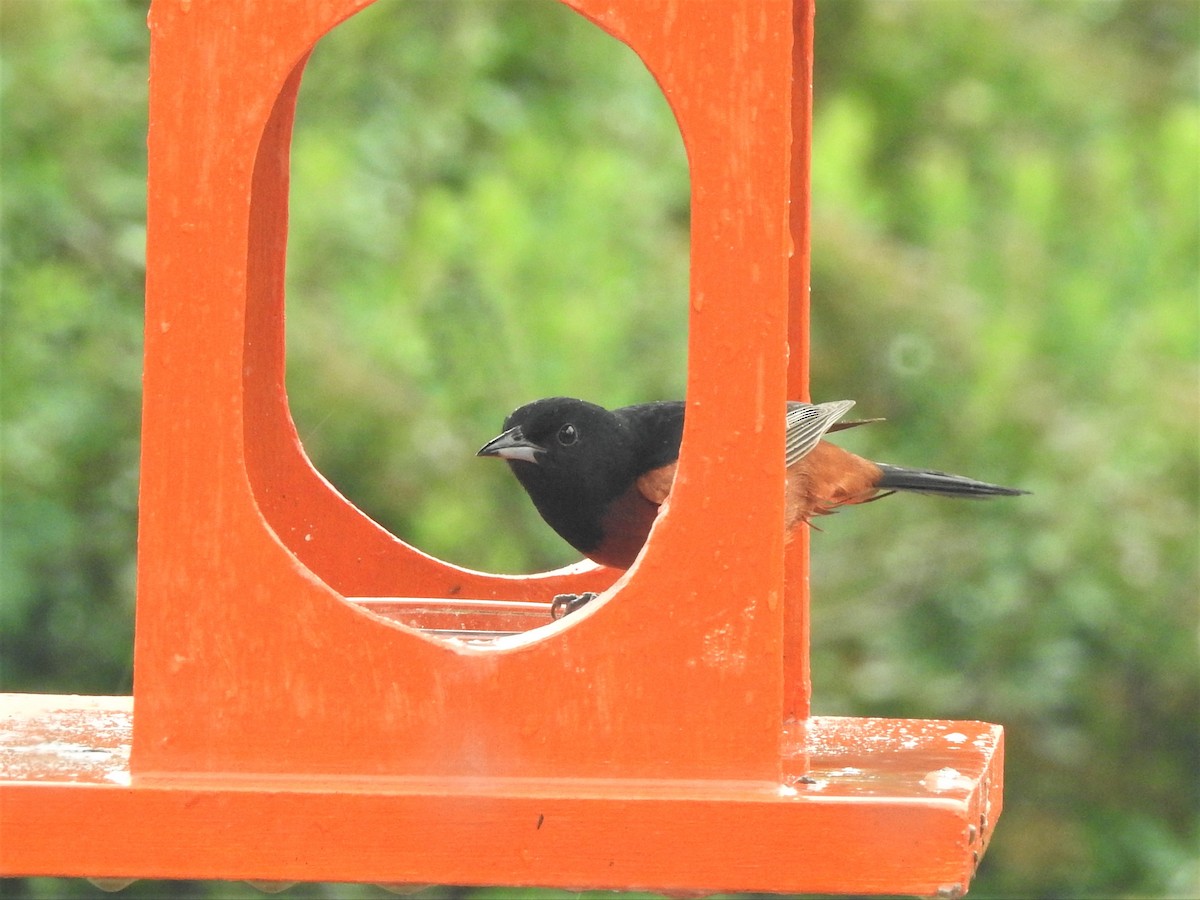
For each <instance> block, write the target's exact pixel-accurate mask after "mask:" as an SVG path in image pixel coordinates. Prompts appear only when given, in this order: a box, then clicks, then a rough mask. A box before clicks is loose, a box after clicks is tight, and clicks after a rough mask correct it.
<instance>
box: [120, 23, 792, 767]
mask: <svg viewBox="0 0 1200 900" xmlns="http://www.w3.org/2000/svg"><path fill="white" fill-rule="evenodd" d="M364 2H365V0H297V2H286V3H284V2H280V3H269V2H262V3H255V4H201V3H192V4H190V5H189V4H187V3H184V2H180V0H158V2H156V3H155V4H154V6H153V7H152V10H151V16H150V27H151V31H152V38H153V43H152V47H151V61H150V62H151V70H150V79H151V88H150V91H151V93H150V105H151V109H150V120H151V128H150V141H149V175H150V198H149V203H150V212H149V235H148V258H149V264H148V274H147V299H146V317H147V322H146V367H145V408H144V427H143V459H142V482H141V497H140V504H141V514H142V519H141V530H140V535H139V560H140V564H139V573H138V607H137V638H136V653H135V656H136V659H135V662H136V674H135V689H136V695H137V701H138V716H137V719H136V722H135V725H134V728H135V737H136V740H135V742H134V749H133V758H132V767H133V771H134V772H135V773H145V774H151V773H159V774H163V773H171V772H188V773H191V772H230V771H237V772H246V773H250V772H272V773H274V772H288V773H303V772H308V773H314V774H316V773H339V772H357V773H362V774H395V775H416V774H430V775H432V774H441V775H463V774H472V775H479V776H486V777H536V776H540V775H543V774H544V773H546V772H547V771H554V772H557V773H558V774H560V775H563V776H566V775H575V776H579V777H601V776H603V777H635V778H657V777H673V778H771V779H778V778H779V777H780V775H781V746H780V744H781V724H782V721H783V718H784V715H785V710H784V701H783V698H784V690H785V688H784V676H783V666H782V662H781V660H782V647H783V644H784V633H783V627H782V622H783V609H784V596H783V588H782V585H783V543H782V532H781V528H780V527H779V523H780V522H781V521H782V516H783V512H782V488H781V483H782V477H783V467H782V462H781V460H780V456H779V452H778V448H779V447H780V446H781V443H782V431H783V421H782V410H783V405H784V399H785V389H786V384H785V376H786V353H785V352H784V350H785V347H786V342H787V334H788V293H789V287H790V285H791V279H793V278H794V277H795V272H796V264H795V263H793V262H792V261H791V260H792V257H791V250H792V247H793V245H794V244H795V243H796V241H795V240H794V239H793V237H792V235H791V233H790V228H789V224H790V220H789V213H788V202H787V201H788V198H789V196H790V190H791V183H790V179H791V177H792V168H791V140H792V130H793V129H792V124H791V121H792V114H793V113H792V80H791V76H792V70H793V66H794V58H793V57H794V50H793V38H792V30H793V9H792V4H791V3H790V2H781V0H774V2H762V0H722V2H711V3H647V2H645V0H603V2H601V0H577V2H576V3H574V4H573V5H575V6H577V7H578V8H579V9H580V10H581V11H582V12H583V13H584V14H585V15H588V16H589V17H591V18H592V19H593V20H594V21H596V22H597V24H599V25H601V26H602V27H604V28H605V29H607V30H609V31H610V32H612V33H613V34H615V35H616V36H617V37H619V38H621V39H622V40H625V41H626V42H627V43H629V44H630V45H631V46H632V47H633V49H634V50H636V51H637V52H638V53H639V54H640V55H641V57H642V58H643V59H644V60H645V62H646V64H647V66H648V67H649V69H650V71H651V72H652V73H653V74H654V76H655V77H656V78H657V79H658V82H659V84H660V85H661V86H662V88H663V90H664V92H665V94H666V96H667V98H668V100H669V101H670V103H671V107H672V109H673V110H674V112H675V115H676V116H677V118H678V121H679V124H680V130H681V132H682V135H683V139H684V142H685V144H686V146H687V150H688V156H689V160H690V165H691V177H692V185H693V202H692V232H693V233H692V257H693V266H692V273H691V323H690V359H691V364H690V368H689V384H688V403H689V410H688V419H687V429H686V431H685V434H684V441H683V456H682V459H681V462H680V467H679V475H678V479H677V482H676V488H675V491H674V493H673V495H672V498H671V503H670V507H671V508H670V510H669V512H668V513H667V514H666V515H665V516H664V517H663V518H662V519H661V520H660V522H659V523H658V527H657V528H656V529H655V533H654V536H653V538H652V540H651V542H650V545H649V547H648V548H647V551H646V553H645V555H644V558H643V559H642V560H641V562H640V563H639V564H638V565H637V566H636V567H635V568H634V569H633V570H632V571H631V572H630V573H628V574H627V575H626V576H624V577H623V578H621V579H620V580H619V581H617V583H616V585H617V591H616V595H615V596H614V597H613V598H612V599H613V600H614V601H616V602H611V603H601V604H595V605H593V606H591V607H589V608H588V609H587V610H586V611H585V612H583V613H581V614H579V615H577V616H573V617H571V621H570V622H569V623H560V624H557V625H548V626H546V627H545V628H544V629H542V634H541V635H540V639H538V640H533V639H531V640H528V641H525V642H524V643H523V644H521V645H520V646H509V647H507V648H505V649H503V650H495V649H489V650H480V649H478V648H473V647H463V646H451V645H447V644H446V643H444V642H441V641H437V640H432V639H430V638H429V637H427V636H425V635H423V634H419V633H414V632H413V631H410V630H406V629H404V628H400V627H395V626H394V625H392V624H391V623H389V622H385V621H383V620H382V619H380V618H378V617H375V616H372V615H369V614H366V613H365V612H364V611H363V608H362V607H361V606H352V605H350V604H347V603H346V602H344V600H343V597H344V596H346V595H354V596H360V597H367V596H372V595H376V596H378V595H383V596H417V597H454V598H467V599H477V598H484V599H487V598H498V599H513V600H533V599H540V600H543V601H545V600H547V599H548V598H549V596H550V595H551V594H553V593H554V592H555V591H558V590H567V589H573V590H582V589H585V588H591V587H599V586H603V585H605V584H607V583H608V582H609V581H611V580H612V574H611V573H609V574H607V575H606V574H605V573H604V572H602V571H585V572H583V573H580V574H576V575H573V576H567V575H551V576H544V577H537V578H513V577H498V576H494V575H488V574H484V573H477V572H469V571H466V570H463V569H461V568H458V567H455V566H451V565H448V564H446V563H443V562H441V561H439V560H435V559H432V558H430V557H428V556H426V555H424V554H422V553H421V552H420V551H418V550H416V549H415V548H412V547H409V546H407V545H406V544H404V543H403V542H401V541H399V540H397V539H396V538H394V537H392V536H391V535H389V534H387V533H386V532H384V531H383V530H382V529H380V528H379V527H378V526H376V525H375V524H374V523H372V522H370V521H369V520H368V519H367V518H366V517H365V516H364V515H363V514H362V513H360V512H359V511H358V510H357V509H355V508H354V507H353V506H352V505H351V504H349V503H348V502H347V501H346V500H344V499H343V498H342V497H341V496H340V495H338V494H337V492H336V491H335V490H334V489H333V488H332V487H331V486H330V485H329V484H328V483H327V482H326V481H325V480H324V479H323V478H321V476H320V475H319V473H317V472H315V471H314V470H313V468H312V467H311V465H310V464H309V463H308V461H307V459H306V458H305V456H304V453H303V450H302V448H301V447H300V445H299V443H298V441H297V439H296V434H295V430H294V428H293V427H292V425H291V422H290V419H289V416H288V412H287V397H286V394H285V392H284V384H283V363H284V359H283V341H284V334H283V300H284V298H283V266H284V242H285V236H286V229H285V225H286V217H287V213H286V204H287V193H286V187H287V158H288V146H289V137H290V130H291V120H292V112H293V106H294V101H295V93H296V89H297V87H298V85H299V79H300V74H301V72H302V68H303V63H304V61H305V58H306V56H307V54H308V53H309V51H310V50H311V48H312V46H313V45H314V43H315V42H316V41H317V40H318V39H319V38H320V36H321V35H322V34H324V33H325V32H326V31H328V29H329V28H331V27H333V26H334V25H335V24H336V23H337V22H339V21H341V20H342V19H343V18H345V17H346V16H347V15H349V14H351V13H353V12H354V11H355V10H356V9H358V8H359V7H361V6H363V5H364ZM747 400H748V401H749V402H747ZM699 446H704V447H705V452H704V453H703V454H699V453H697V452H696V451H694V450H693V449H692V448H693V447H699ZM464 464H469V463H467V462H465V461H464ZM464 502H469V498H464ZM717 508H721V509H724V510H726V513H727V515H729V516H732V519H733V521H735V522H737V523H738V527H737V528H736V529H732V530H731V529H716V528H714V527H712V525H711V516H712V511H713V510H715V509H717ZM664 598H669V600H670V602H664ZM793 652H795V653H801V654H802V653H803V650H802V649H797V650H793ZM794 668H796V669H797V670H802V669H804V668H806V663H805V662H803V661H801V662H798V663H796V664H795V666H794ZM198 710H213V711H214V712H215V714H212V715H197V711H198ZM806 711H807V710H806V709H803V708H800V709H795V710H794V712H796V713H800V714H802V713H804V712H806ZM281 734H285V735H288V738H289V740H288V743H287V746H286V748H283V750H282V752H281V747H280V741H279V736H280V735H281Z"/></svg>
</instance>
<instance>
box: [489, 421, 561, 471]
mask: <svg viewBox="0 0 1200 900" xmlns="http://www.w3.org/2000/svg"><path fill="white" fill-rule="evenodd" d="M545 452H546V448H545V447H542V446H539V445H538V444H535V443H533V441H528V440H526V439H525V435H524V434H522V433H521V426H520V425H516V426H514V427H513V428H510V429H508V431H506V432H504V434H502V435H500V436H499V437H496V438H492V439H491V440H490V441H488V442H487V443H486V444H484V445H483V446H482V447H480V448H479V452H478V453H476V454H475V455H476V456H499V457H500V458H501V459H520V460H524V461H525V462H530V463H535V464H536V463H537V461H538V454H539V453H545Z"/></svg>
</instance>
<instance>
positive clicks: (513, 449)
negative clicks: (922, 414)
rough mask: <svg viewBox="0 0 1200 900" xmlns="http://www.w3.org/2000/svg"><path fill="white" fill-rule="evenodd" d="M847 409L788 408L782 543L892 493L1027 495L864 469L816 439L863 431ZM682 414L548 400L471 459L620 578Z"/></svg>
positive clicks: (874, 466) (637, 544) (657, 406)
mask: <svg viewBox="0 0 1200 900" xmlns="http://www.w3.org/2000/svg"><path fill="white" fill-rule="evenodd" d="M853 405H854V401H853V400H838V401H834V402H832V403H816V404H814V403H800V402H790V403H788V405H787V413H786V425H785V442H784V443H785V446H784V464H785V466H786V472H787V487H786V493H787V496H786V504H785V509H786V517H785V527H786V528H787V530H788V533H789V535H790V533H791V531H792V530H793V529H794V528H796V527H797V526H798V525H799V524H800V523H802V522H807V521H808V520H809V519H811V518H812V517H813V516H818V515H825V514H826V513H831V512H833V511H834V510H835V509H837V508H838V507H839V506H847V505H850V504H854V503H865V502H867V501H869V500H875V499H878V498H880V497H885V496H887V495H888V494H890V493H893V492H895V491H912V492H914V493H920V494H938V495H940V496H944V497H971V498H980V497H996V496H1012V495H1015V494H1024V493H1026V491H1021V490H1016V489H1015V488H1007V487H1001V486H999V485H995V484H988V483H987V482H983V481H976V480H974V479H972V478H964V477H962V476H961V475H949V474H947V473H945V472H935V471H932V470H930V469H909V468H904V467H901V466H890V465H887V464H885V463H875V462H871V461H870V460H867V459H863V458H862V457H860V456H855V455H854V454H853V453H850V452H849V451H847V450H843V449H842V448H840V447H838V446H835V445H834V444H830V443H828V442H827V441H824V440H822V437H823V436H824V435H825V434H826V433H827V432H830V431H837V430H839V429H841V428H848V427H851V426H854V425H860V424H865V423H864V422H839V420H840V419H841V418H842V416H844V415H845V414H846V412H847V411H849V409H850V407H852V406H853ZM683 415H684V404H683V402H682V401H678V400H676V401H659V402H656V403H640V404H637V405H635V406H624V407H621V408H620V409H614V410H611V411H610V410H607V409H605V408H604V407H602V406H597V405H596V404H594V403H588V402H586V401H584V400H576V399H572V398H570V397H549V398H546V399H544V400H535V401H534V402H532V403H528V404H526V405H525V406H522V407H520V408H518V409H516V410H514V411H513V412H512V413H511V414H510V415H509V416H508V418H507V419H505V421H504V432H503V433H502V434H500V435H499V436H498V437H496V438H494V439H493V440H491V441H489V442H488V443H487V444H485V445H484V446H483V447H482V448H481V449H480V450H479V452H478V454H477V455H478V456H495V457H499V458H501V459H504V460H505V461H507V462H508V465H509V468H511V469H512V472H513V474H514V475H515V476H516V477H517V480H518V481H519V482H520V483H521V486H522V487H524V488H525V491H526V493H528V494H529V498H530V499H531V500H532V501H533V505H534V506H535V507H537V510H538V512H539V513H541V516H542V518H543V519H545V520H546V523H547V524H548V525H549V526H550V527H551V528H553V529H554V530H555V531H556V532H558V534H559V536H561V537H562V538H563V539H564V540H565V541H566V542H567V543H568V544H570V545H571V546H572V547H574V548H575V549H576V550H578V551H579V552H580V553H582V554H583V555H584V556H587V557H588V558H590V559H592V560H595V561H596V562H598V563H601V564H602V565H605V566H612V567H614V568H617V569H627V568H629V566H631V565H632V564H633V561H634V559H635V558H636V557H637V555H638V552H639V551H640V550H641V549H642V545H643V544H645V543H646V537H647V536H648V535H649V533H650V526H651V525H652V524H653V523H654V519H655V517H656V516H657V515H658V510H659V507H660V506H661V505H662V503H663V501H664V500H665V499H666V498H667V495H668V494H669V493H670V491H671V482H672V480H673V479H674V477H675V467H676V464H677V462H678V459H679V442H680V438H681V437H682V435H683ZM868 421H877V420H868ZM566 596H570V595H566ZM581 596H584V597H586V595H581ZM567 608H568V610H569V609H572V608H574V605H573V604H569V605H568V607H567ZM556 611H557V610H556Z"/></svg>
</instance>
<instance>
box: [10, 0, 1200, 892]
mask: <svg viewBox="0 0 1200 900" xmlns="http://www.w3.org/2000/svg"><path fill="white" fill-rule="evenodd" d="M145 14H146V6H145V4H144V3H142V2H123V0H59V2H48V0H6V2H5V3H4V5H3V7H2V8H0V27H2V48H0V49H2V53H0V66H2V68H0V90H2V91H3V93H2V96H0V165H2V169H0V172H2V181H0V190H2V195H0V199H2V203H3V231H2V233H0V262H2V267H3V268H2V278H3V281H2V285H3V304H2V306H0V323H2V336H0V351H2V356H0V365H2V367H3V368H2V370H0V374H2V382H0V386H2V392H0V412H2V414H3V431H2V436H0V437H2V445H0V446H2V450H3V459H2V469H0V472H2V476H3V481H2V483H0V489H2V495H0V517H2V518H0V553H2V557H0V573H2V575H0V633H2V637H3V647H2V653H3V656H2V659H3V670H2V673H0V676H2V686H3V688H4V689H5V690H37V691H63V692H108V693H123V692H127V691H128V690H129V689H130V680H131V669H130V650H131V635H132V621H133V599H134V590H133V570H134V542H135V535H136V485H137V453H138V415H139V400H140V397H139V389H140V385H139V375H140V358H139V355H140V342H141V304H142V278H143V273H144V258H143V238H144V233H145V229H144V214H145V200H144V196H145V194H144V190H145V185H144V181H145V144H144V141H145V132H146V58H147V50H148V35H147V32H146V30H145V24H144V20H145ZM817 44H818V47H817V92H816V119H815V147H814V162H813V190H814V199H813V393H814V396H816V397H817V398H819V399H832V398H839V397H853V398H856V399H857V400H858V401H859V404H860V405H859V408H858V411H859V412H860V413H861V414H863V415H867V416H879V415H882V416H886V417H887V418H888V420H889V422H888V423H886V424H884V425H880V426H876V427H873V428H870V429H861V430H859V431H857V432H854V433H853V434H849V435H847V436H846V441H845V443H846V444H847V445H848V446H850V447H851V448H852V449H855V450H856V451H857V452H862V453H865V454H868V455H871V456H873V457H874V458H881V459H885V460H888V461H893V462H899V463H905V462H907V463H912V464H924V465H929V466H933V467H937V468H946V469H950V470H952V471H963V472H966V473H970V474H975V475H978V476H979V477H983V478H986V479H989V480H995V481H999V482H1002V483H1010V484H1015V485H1019V486H1022V487H1025V488H1028V489H1030V490H1032V491H1033V492H1034V494H1033V496H1032V497H1029V498H1023V499H1021V500H1019V501H1014V502H1003V503H1000V502H997V503H993V504H988V505H975V504H960V505H952V504H942V503H940V502H937V501H933V500H928V501H926V500H922V499H920V498H900V499H894V500H888V501H886V502H884V503H879V504H873V505H870V506H867V507H863V508H861V509H856V510H853V511H851V512H848V513H845V514H843V515H839V516H837V517H835V518H833V519H831V520H829V521H828V522H823V523H822V528H823V530H822V531H821V532H820V533H818V534H815V535H814V540H813V585H814V588H813V593H814V610H813V615H814V624H813V654H814V673H813V674H814V682H815V701H814V702H815V707H816V711H818V712H821V713H836V714H872V715H890V716H917V717H928V718H940V717H946V718H952V717H959V718H979V719H985V720H988V721H995V722H1000V723H1002V724H1004V725H1005V726H1006V729H1007V742H1008V753H1007V789H1006V796H1005V812H1004V816H1003V818H1002V819H1001V821H1000V824H999V828H998V831H997V834H996V837H995V840H994V842H993V844H992V847H991V849H990V851H989V854H988V857H987V859H986V860H985V862H984V865H983V867H982V869H981V872H980V874H979V877H978V879H977V880H976V882H975V884H974V886H973V889H972V894H973V896H978V897H1012V896H1031V897H1077V896H1079V897H1082V896H1095V897H1108V896H1127V897H1133V896H1178V897H1187V896H1195V895H1196V894H1197V893H1200V873H1198V870H1197V859H1198V854H1197V850H1196V848H1197V844H1198V841H1200V827H1198V823H1197V807H1198V800H1200V781H1198V777H1197V763H1198V761H1200V740H1198V727H1197V726H1198V722H1200V716H1198V713H1200V687H1198V684H1200V667H1198V665H1197V606H1198V604H1197V600H1198V586H1200V577H1198V572H1197V536H1198V532H1197V522H1198V518H1200V509H1198V507H1200V503H1198V500H1200V458H1198V457H1200V435H1198V423H1200V392H1198V390H1197V388H1198V386H1200V378H1198V365H1197V364H1198V358H1200V357H1198V354H1197V349H1198V347H1197V344H1198V337H1200V176H1198V173H1200V165H1198V162H1200V5H1197V4H1195V3H1193V2H1189V0H1161V2H1153V0H1078V2H1068V0H1052V2H1016V0H1013V2H999V0H977V2H970V3H967V2H957V0H824V2H822V3H821V4H820V5H819V9H818V18H817ZM293 173H294V184H293V209H292V226H291V247H290V252H289V392H290V396H291V400H292V404H293V407H294V413H295V416H296V419H297V423H298V425H299V427H300V431H301V434H302V437H303V440H304V442H305V446H306V447H307V449H308V450H309V452H310V454H311V455H312V456H313V458H314V459H315V460H316V462H317V463H318V465H319V467H320V468H321V469H322V471H323V472H325V473H326V475H327V476H328V477H329V478H330V479H331V480H332V481H333V482H334V483H335V484H337V485H338V486H339V487H340V488H341V489H342V490H343V491H344V492H345V493H346V494H347V495H348V496H349V497H351V498H352V499H353V500H354V501H355V502H356V503H358V504H359V505H360V506H361V507H362V508H363V509H365V510H367V511H368V512H369V513H370V514H371V515H372V516H374V517H376V518H377V519H378V520H379V521H381V522H383V523H384V524H385V525H387V526H388V527H389V528H390V529H392V530H393V531H394V532H395V533H397V534H399V535H401V536H402V537H404V538H405V539H407V540H410V541H413V542H415V543H416V544H418V545H419V546H421V547H423V548H425V549H427V550H429V551H431V552H434V553H436V554H439V555H441V556H443V557H446V558H449V559H451V560H453V561H455V562H459V563H463V564H466V565H471V566H475V567H481V568H488V569H494V570H501V571H523V570H524V571H527V570H531V569H534V568H541V567H548V566H553V565H557V564H561V563H564V562H568V561H570V560H571V559H573V558H574V557H573V555H572V554H571V552H570V551H569V548H566V547H565V545H563V544H561V542H559V541H558V539H557V538H556V537H555V536H554V535H553V534H552V533H550V532H549V531H548V529H546V528H545V526H544V525H542V524H541V522H540V521H539V520H538V519H537V517H536V514H535V513H533V511H532V508H531V507H530V506H529V505H528V503H527V502H526V501H525V500H524V498H523V496H522V495H521V494H520V493H519V490H518V489H517V488H516V485H515V482H513V481H512V479H511V478H509V477H508V476H507V475H506V474H505V473H504V472H503V470H502V468H501V467H498V466H495V465H490V464H488V463H486V462H477V461H475V460H474V459H472V456H471V454H472V452H473V451H474V449H475V448H476V447H477V446H478V445H479V444H481V443H482V442H483V441H484V440H485V439H486V438H488V437H490V436H491V435H492V434H494V433H495V431H496V430H497V428H498V426H499V423H500V421H501V419H502V417H503V415H504V414H505V413H506V412H507V411H508V410H509V409H510V408H512V407H513V406H515V405H517V404H518V403H521V402H524V401H525V400H528V399H531V398H532V397H535V396H542V395H545V394H550V393H570V394H577V395H580V396H585V397H589V398H593V399H596V400H598V401H601V402H604V403H606V404H609V405H616V404H620V403H626V402H635V401H638V400H645V399H652V398H658V397H666V396H679V395H680V394H681V391H682V387H683V384H684V372H685V367H686V348H685V339H686V327H687V322H686V308H687V303H686V298H687V269H688V261H687V252H688V233H687V228H688V181H687V171H686V160H685V158H684V154H683V151H682V147H681V144H680V140H679V136H678V133H677V131H676V129H675V125H674V122H673V120H672V118H671V116H670V112H669V108H668V106H667V104H666V102H665V100H664V98H663V97H662V95H661V93H660V92H659V91H658V89H657V88H656V86H655V85H654V84H653V82H652V80H651V78H650V77H649V76H648V74H647V73H646V72H645V70H644V68H643V67H642V66H641V64H640V63H639V62H638V60H637V59H636V58H635V57H634V56H633V55H632V54H631V53H630V52H629V51H628V50H627V49H626V48H624V47H623V46H621V45H620V44H618V43H616V42H615V41H613V40H611V39H609V38H607V37H606V36H604V35H602V34H600V33H599V32H598V31H597V30H596V29H595V28H594V27H592V26H591V25H589V24H588V23H586V22H585V21H583V20H582V19H580V18H578V17H576V16H574V15H573V14H572V13H570V12H568V11H567V10H565V8H560V7H558V6H556V5H555V4H553V3H551V2H549V0H547V2H533V0H523V2H500V0H495V2H439V3H432V2H417V0H414V2H400V0H380V2H378V3H377V4H376V5H375V6H374V7H372V8H371V9H369V10H367V11H366V12H364V13H362V14H360V15H359V16H358V17H356V18H355V19H353V20H351V21H350V22H348V23H346V24H345V25H343V26H341V27H339V28H338V29H337V30H335V32H333V33H332V34H331V35H330V36H329V37H328V38H327V39H326V40H325V41H323V42H322V43H321V45H320V46H319V47H318V50H317V52H316V53H315V54H314V58H313V60H312V62H311V64H310V66H309V70H308V72H307V74H306V78H305V83H304V86H303V88H302V92H301V100H300V107H299V114H298V123H297V131H296V137H295V142H294V149H293ZM0 885H2V887H0V890H2V891H3V893H4V894H5V895H6V896H33V897H52V896H63V895H71V896H92V895H96V894H97V893H98V892H97V891H96V889H94V888H92V887H91V886H90V885H88V884H87V883H86V882H82V881H66V880H55V879H33V880H23V881H22V880H17V881H8V882H0ZM437 890H440V891H441V895H442V896H463V895H469V896H471V897H508V896H518V895H523V894H525V893H526V892H512V891H505V890H502V889H489V890H474V891H471V890H466V889H456V888H444V889H437ZM164 893H169V894H170V895H173V896H178V897H216V896H222V897H226V896H230V897H232V896H257V894H256V892H255V891H254V890H253V889H252V888H249V887H247V886H244V885H235V884H217V885H206V884H200V883H194V882H190V883H189V882H178V883H147V882H142V883H138V884H135V885H134V886H133V887H131V888H129V889H127V891H126V892H125V896H131V897H149V896H161V895H163V894H164ZM431 893H436V891H433V892H431ZM284 896H296V897H316V896H361V897H374V896H384V894H383V893H382V891H380V890H379V889H377V888H373V887H368V886H347V885H341V886H329V885H300V886H297V887H295V888H293V889H291V890H290V891H288V892H286V893H285V894H284ZM545 896H558V894H557V893H555V892H546V894H545Z"/></svg>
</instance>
